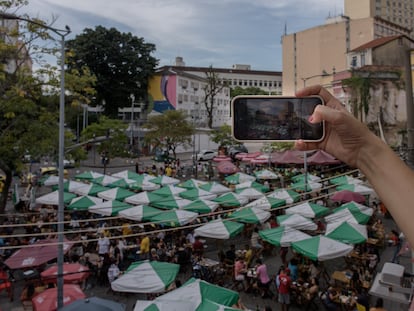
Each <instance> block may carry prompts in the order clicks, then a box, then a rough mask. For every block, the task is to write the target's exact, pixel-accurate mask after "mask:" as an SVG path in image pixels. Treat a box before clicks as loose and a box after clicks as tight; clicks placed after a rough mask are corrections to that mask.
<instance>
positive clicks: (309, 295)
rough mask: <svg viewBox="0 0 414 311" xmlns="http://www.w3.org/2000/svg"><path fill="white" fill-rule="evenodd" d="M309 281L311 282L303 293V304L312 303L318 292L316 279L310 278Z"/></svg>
mask: <svg viewBox="0 0 414 311" xmlns="http://www.w3.org/2000/svg"><path fill="white" fill-rule="evenodd" d="M310 281H311V283H310V285H309V287H308V288H307V289H306V290H305V293H304V298H305V303H306V302H310V301H312V300H313V298H315V296H317V295H318V292H319V282H318V279H317V278H311V280H310Z"/></svg>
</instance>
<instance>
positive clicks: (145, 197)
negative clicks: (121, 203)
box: [125, 191, 164, 205]
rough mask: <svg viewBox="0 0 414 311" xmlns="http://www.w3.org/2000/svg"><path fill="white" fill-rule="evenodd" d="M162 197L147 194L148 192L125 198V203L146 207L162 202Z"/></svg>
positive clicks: (150, 193)
mask: <svg viewBox="0 0 414 311" xmlns="http://www.w3.org/2000/svg"><path fill="white" fill-rule="evenodd" d="M163 198H164V197H163V196H160V195H157V194H154V193H153V192H148V191H144V192H141V193H137V194H134V195H132V196H130V197H127V198H126V199H125V202H127V203H129V204H134V205H141V204H144V205H148V204H151V203H154V202H157V201H160V200H163Z"/></svg>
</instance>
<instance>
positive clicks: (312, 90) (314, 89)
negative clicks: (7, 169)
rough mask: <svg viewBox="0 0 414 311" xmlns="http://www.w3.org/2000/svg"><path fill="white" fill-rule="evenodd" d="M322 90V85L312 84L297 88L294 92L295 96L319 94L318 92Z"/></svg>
mask: <svg viewBox="0 0 414 311" xmlns="http://www.w3.org/2000/svg"><path fill="white" fill-rule="evenodd" d="M322 90H323V88H322V86H320V85H312V86H308V87H305V88H303V89H301V90H298V91H297V92H296V96H297V97H301V96H310V95H321V94H320V93H321V92H322ZM328 94H329V93H328ZM329 95H330V94H329Z"/></svg>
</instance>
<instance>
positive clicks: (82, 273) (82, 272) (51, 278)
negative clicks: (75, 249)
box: [40, 263, 89, 284]
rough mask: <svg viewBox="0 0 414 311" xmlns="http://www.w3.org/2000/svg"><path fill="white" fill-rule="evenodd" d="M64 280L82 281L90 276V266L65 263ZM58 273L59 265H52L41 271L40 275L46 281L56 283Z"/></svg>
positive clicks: (70, 281)
mask: <svg viewBox="0 0 414 311" xmlns="http://www.w3.org/2000/svg"><path fill="white" fill-rule="evenodd" d="M62 266H63V281H64V283H65V284H77V283H81V282H83V281H84V280H86V279H87V278H88V277H89V268H88V267H85V266H84V265H81V264H79V263H64V264H63V265H62ZM57 275H58V265H57V264H55V265H53V266H50V267H49V268H47V269H46V270H44V271H42V272H41V273H40V277H41V278H42V280H43V281H44V282H45V283H56V282H57Z"/></svg>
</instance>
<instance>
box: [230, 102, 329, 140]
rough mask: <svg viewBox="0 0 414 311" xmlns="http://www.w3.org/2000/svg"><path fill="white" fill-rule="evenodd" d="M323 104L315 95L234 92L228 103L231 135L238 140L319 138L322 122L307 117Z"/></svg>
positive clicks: (322, 130) (323, 134) (321, 136)
mask: <svg viewBox="0 0 414 311" xmlns="http://www.w3.org/2000/svg"><path fill="white" fill-rule="evenodd" d="M323 104H324V102H323V99H322V98H321V97H319V96H311V97H280V96H236V97H235V98H233V100H232V103H231V105H232V106H231V107H232V111H233V118H232V132H233V137H234V138H235V139H236V140H238V141H242V142H252V141H256V142H278V141H295V140H298V139H302V140H304V141H321V140H323V138H324V136H325V124H324V122H321V123H317V124H312V123H310V122H309V117H310V116H311V115H312V113H313V111H314V109H315V107H316V106H317V105H323Z"/></svg>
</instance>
